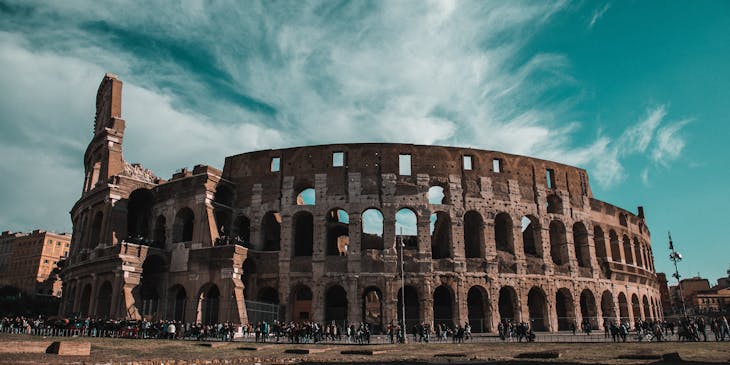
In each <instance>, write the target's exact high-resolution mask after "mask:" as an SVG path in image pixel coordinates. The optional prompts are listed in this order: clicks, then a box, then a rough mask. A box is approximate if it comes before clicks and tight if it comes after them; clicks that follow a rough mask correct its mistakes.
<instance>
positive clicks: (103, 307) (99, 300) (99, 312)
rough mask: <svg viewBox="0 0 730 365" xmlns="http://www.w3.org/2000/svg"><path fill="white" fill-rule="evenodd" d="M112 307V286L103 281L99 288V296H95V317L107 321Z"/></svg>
mask: <svg viewBox="0 0 730 365" xmlns="http://www.w3.org/2000/svg"><path fill="white" fill-rule="evenodd" d="M111 307H112V284H111V283H110V282H108V281H105V282H104V284H101V287H99V294H97V296H96V317H97V318H102V319H109V318H110V316H109V315H110V314H111Z"/></svg>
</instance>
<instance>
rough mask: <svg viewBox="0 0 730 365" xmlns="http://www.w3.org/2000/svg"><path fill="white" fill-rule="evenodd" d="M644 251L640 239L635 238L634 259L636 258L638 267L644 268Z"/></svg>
mask: <svg viewBox="0 0 730 365" xmlns="http://www.w3.org/2000/svg"><path fill="white" fill-rule="evenodd" d="M643 252H644V249H643V248H642V245H641V242H639V238H638V237H636V236H634V257H636V266H639V267H644V257H643Z"/></svg>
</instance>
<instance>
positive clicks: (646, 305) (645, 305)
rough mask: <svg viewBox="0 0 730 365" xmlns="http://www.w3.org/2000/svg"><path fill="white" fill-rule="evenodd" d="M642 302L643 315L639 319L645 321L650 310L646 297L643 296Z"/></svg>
mask: <svg viewBox="0 0 730 365" xmlns="http://www.w3.org/2000/svg"><path fill="white" fill-rule="evenodd" d="M642 302H643V304H644V315H643V316H642V317H641V319H643V320H647V319H649V316H650V314H651V309H649V299H647V298H646V295H644V298H643V299H642Z"/></svg>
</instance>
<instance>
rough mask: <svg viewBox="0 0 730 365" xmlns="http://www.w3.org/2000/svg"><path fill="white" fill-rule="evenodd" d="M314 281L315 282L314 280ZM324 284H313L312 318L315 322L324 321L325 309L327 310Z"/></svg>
mask: <svg viewBox="0 0 730 365" xmlns="http://www.w3.org/2000/svg"><path fill="white" fill-rule="evenodd" d="M313 283H314V282H313ZM323 285H324V284H321V283H317V284H315V285H313V286H312V288H311V289H312V312H311V313H310V314H311V318H312V320H313V321H314V322H319V323H322V322H324V311H325V303H326V302H325V298H324V296H325V290H324V287H323Z"/></svg>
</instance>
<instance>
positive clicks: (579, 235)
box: [573, 222, 591, 267]
mask: <svg viewBox="0 0 730 365" xmlns="http://www.w3.org/2000/svg"><path fill="white" fill-rule="evenodd" d="M573 244H574V245H575V258H576V259H577V260H578V266H579V267H591V254H590V249H589V246H588V230H587V229H586V226H585V225H584V224H583V223H581V222H576V223H575V224H573Z"/></svg>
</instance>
